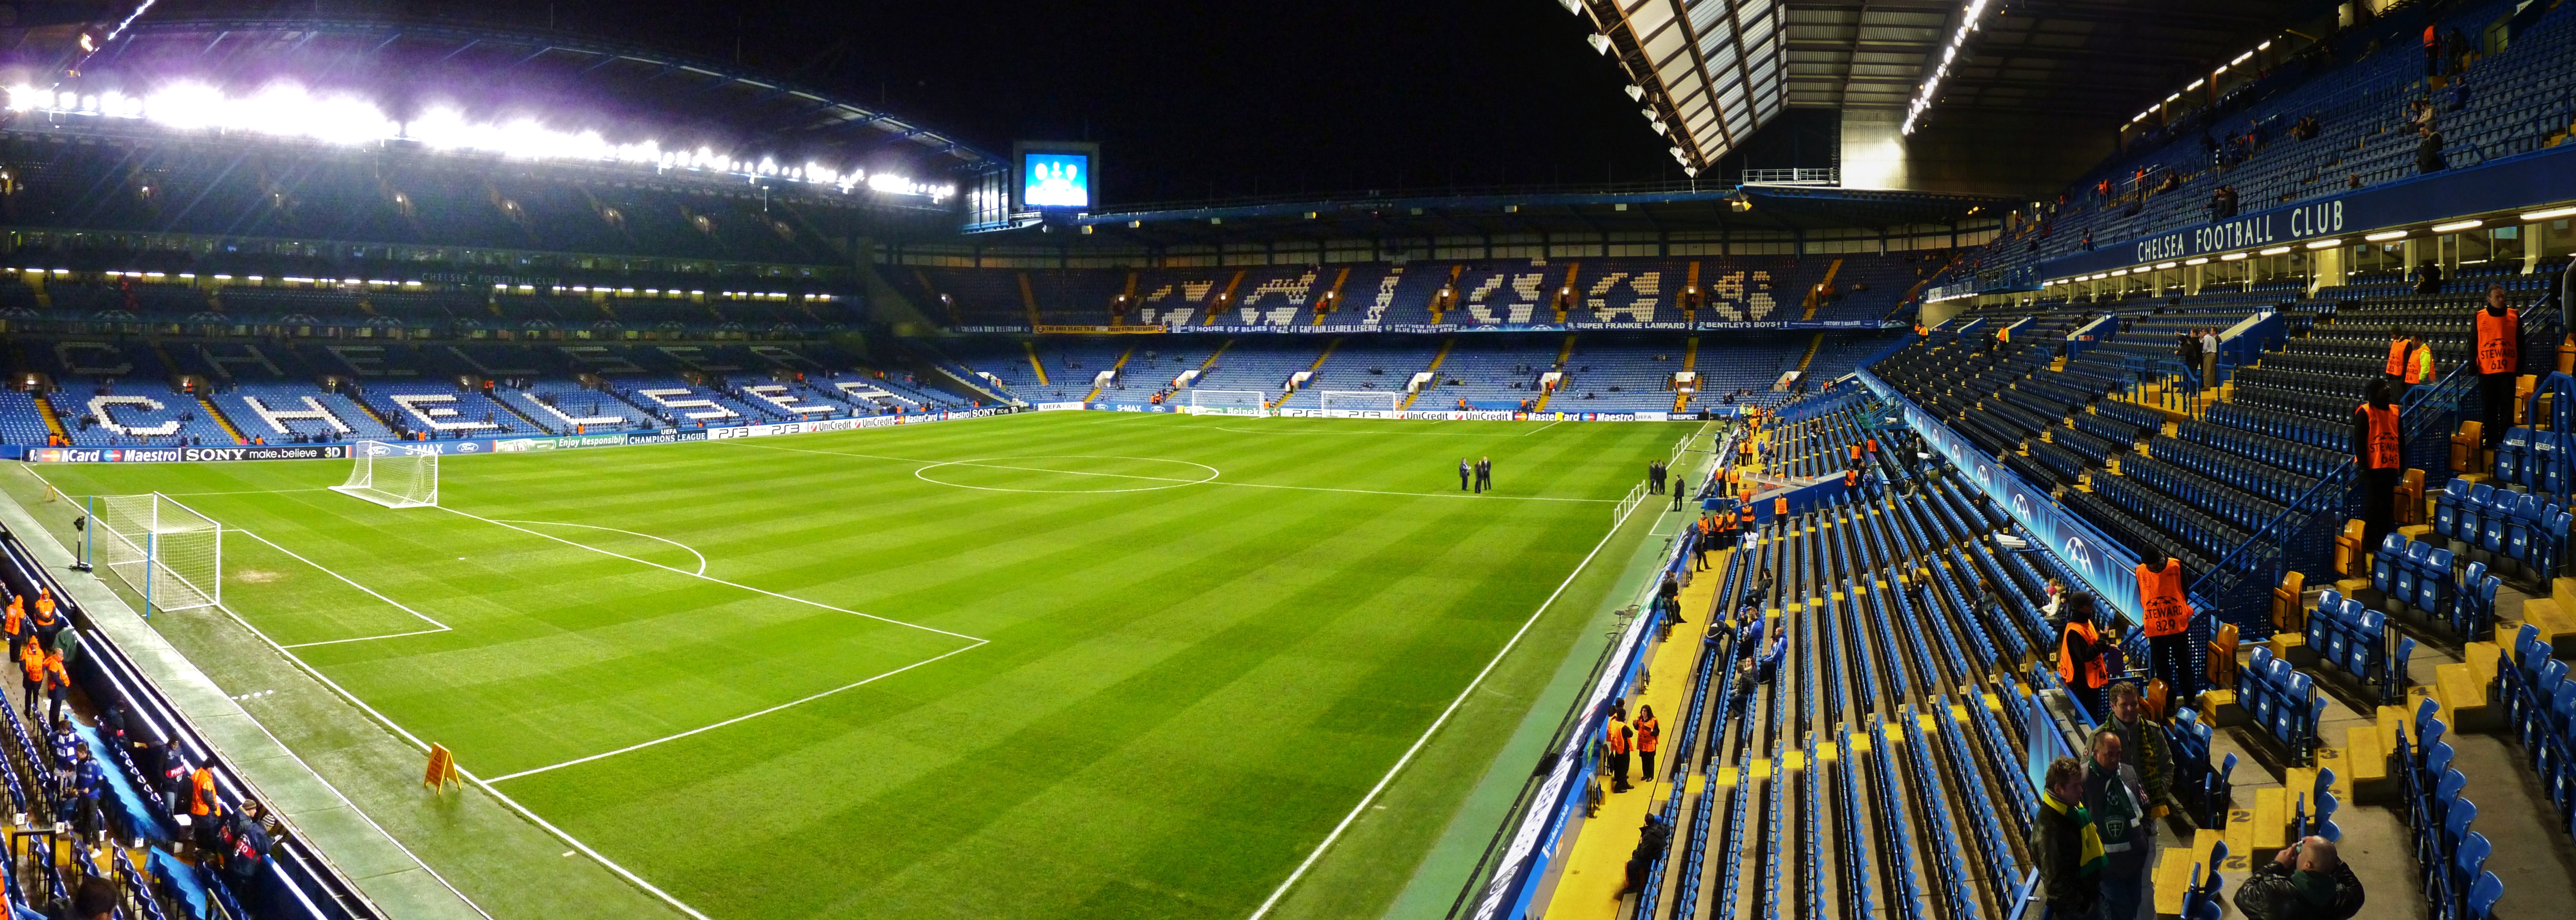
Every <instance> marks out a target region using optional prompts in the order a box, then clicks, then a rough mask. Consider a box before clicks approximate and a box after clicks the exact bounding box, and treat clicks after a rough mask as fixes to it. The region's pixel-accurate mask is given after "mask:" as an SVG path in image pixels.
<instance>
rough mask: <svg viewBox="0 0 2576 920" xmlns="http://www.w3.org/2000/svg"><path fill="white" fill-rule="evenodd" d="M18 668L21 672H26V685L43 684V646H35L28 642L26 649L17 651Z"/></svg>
mask: <svg viewBox="0 0 2576 920" xmlns="http://www.w3.org/2000/svg"><path fill="white" fill-rule="evenodd" d="M18 668H19V669H20V670H23V671H25V672H27V682H28V683H31V684H41V683H44V682H45V649H44V647H43V646H41V645H38V644H36V643H34V642H29V643H27V647H26V648H24V649H21V650H19V652H18Z"/></svg>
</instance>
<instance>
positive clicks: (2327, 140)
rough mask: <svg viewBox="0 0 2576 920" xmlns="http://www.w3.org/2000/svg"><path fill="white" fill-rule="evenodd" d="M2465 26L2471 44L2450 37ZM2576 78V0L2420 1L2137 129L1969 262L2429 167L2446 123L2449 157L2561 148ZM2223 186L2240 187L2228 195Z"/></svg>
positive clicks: (2164, 229) (2448, 161) (2009, 258)
mask: <svg viewBox="0 0 2576 920" xmlns="http://www.w3.org/2000/svg"><path fill="white" fill-rule="evenodd" d="M2428 25H2429V26H2431V27H2432V28H2433V30H2434V32H2435V34H2436V35H2437V36H2439V37H2440V38H2441V39H2442V40H2443V42H2444V44H2443V45H2442V49H2443V50H2442V53H2441V54H2440V55H2438V56H2428V55H2427V54H2425V53H2424V51H2423V50H2422V49H2423V36H2424V34H2425V30H2426V28H2427V26H2428ZM2455 33H2456V35H2455ZM2455 38H2456V39H2457V40H2459V41H2462V42H2464V44H2465V46H2466V47H2465V48H2464V49H2463V52H2462V53H2458V54H2454V53H2452V52H2451V50H2450V49H2451V47H2452V46H2451V45H2450V44H2449V42H2451V41H2453V40H2455ZM2428 57H2429V62H2428ZM2428 70H2429V71H2439V73H2433V74H2428ZM2571 85H2576V4H2568V3H2557V4H2550V3H2521V2H2518V0H2490V2H2472V3H2455V4H2422V3H2417V4H2404V5H2401V6H2399V7H2398V8H2396V9H2393V10H2390V11H2389V12H2388V14H2387V15H2386V16H2385V17H2384V18H2381V19H2378V20H2376V21H2374V22H2372V23H2370V24H2368V25H2364V26H2359V27H2355V28H2351V29H2347V30H2345V31H2343V32H2341V33H2339V34H2335V35H2332V36H2330V37H2328V39H2327V40H2326V41H2323V42H2320V43H2318V44H2316V45H2313V46H2311V47H2309V48H2308V49H2307V50H2305V51H2303V52H2301V53H2299V54H2298V55H2297V56H2296V57H2294V58H2293V59H2291V60H2290V61H2288V62H2287V63H2285V64H2284V65H2282V66H2281V67H2279V68H2277V69H2275V70H2273V71H2271V72H2269V73H2268V74H2267V75H2265V76H2264V77H2262V78H2261V79H2258V80H2255V81H2252V82H2250V83H2248V84H2245V85H2244V86H2241V87H2238V88H2236V89H2234V90H2232V91H2231V92H2229V94H2228V95H2226V96H2225V97H2223V98H2220V99H2218V100H2215V101H2214V102H2213V103H2211V104H2209V105H2206V106H2203V107H2200V108H2196V109H2191V110H2189V111H2190V114H2188V115H2180V116H2176V117H2175V118H2174V119H2173V121H2171V122H2170V123H2169V124H2165V125H2162V126H2159V127H2154V128H2153V129H2151V130H2143V131H2139V132H2135V133H2134V134H2133V136H2132V137H2131V139H2130V140H2129V142H2128V144H2127V146H2126V149H2125V150H2123V151H2122V152H2121V153H2118V154H2116V155H2113V156H2111V157H2109V158H2107V159H2105V160H2104V161H2102V163H2101V164H2100V165H2098V166H2096V167H2095V168H2093V169H2092V170H2091V171H2089V172H2087V173H2085V174H2084V175H2083V176H2082V177H2081V178H2078V179H2077V180H2076V181H2075V182H2074V183H2072V184H2070V185H2069V186H2068V187H2067V188H2066V189H2065V190H2064V191H2063V193H2062V194H2060V195H2057V196H2055V200H2054V201H2047V202H2040V203H2038V204H2034V205H2031V206H2029V207H2025V208H2023V209H2022V210H2021V211H2020V212H2019V213H2018V214H2017V215H2015V219H2014V220H2013V221H2012V222H2011V223H2010V225H2009V227H2008V231H2007V232H2006V233H2005V234H2003V235H2001V236H1999V237H1998V238H1996V239H1995V240H1994V242H1992V243H1991V244H1989V245H1987V246H1986V247H1984V248H1983V249H1981V250H1979V251H1977V252H1975V253H1973V254H1972V256H1971V257H1970V258H1968V259H1966V260H1964V261H1963V262H1962V264H1961V265H1960V270H1961V271H1962V272H1965V273H1983V274H1984V275H1985V276H1987V277H1990V278H1993V277H2001V276H2003V275H2004V274H2006V273H2008V272H2010V271H2011V270H2013V269H2016V268H2019V267H2023V266H2030V265H2035V264H2037V263H2041V262H2045V261H2047V260H2050V259H2055V258H2059V257H2062V256H2068V255H2074V254H2077V253H2081V252H2085V251H2089V250H2090V249H2092V248H2094V247H2100V248H2105V249H2108V248H2111V247H2113V246H2117V245H2123V244H2126V243H2128V242H2129V241H2133V240H2140V239H2145V238H2148V237H2151V236H2154V235H2156V234H2162V233H2169V232H2173V231H2177V230H2183V229H2188V228H2192V227H2197V226H2199V225H2202V224H2206V223H2210V222H2212V221H2216V220H2221V219H2224V218H2227V217H2231V216H2234V215H2235V214H2238V213H2251V212H2255V211H2260V210H2263V209H2267V208H2274V207H2280V206H2284V205H2292V204H2299V203H2302V202H2310V201H2318V200H2323V199H2326V198H2329V197H2332V196H2336V195H2342V194H2346V193H2350V192H2352V191H2354V190H2356V189H2368V188H2372V187H2375V186H2379V185H2383V184H2386V183H2391V182H2395V181H2398V180H2402V179H2409V178H2413V177H2415V176H2419V175H2423V174H2425V173H2426V172H2427V170H2425V169H2424V168H2423V167H2424V166H2425V165H2428V164H2425V163H2423V162H2421V161H2420V159H2419V157H2420V155H2421V154H2422V152H2423V149H2422V148H2424V147H2426V146H2427V145H2426V144H2425V143H2424V136H2423V135H2422V134H2421V133H2420V132H2419V128H2422V127H2430V128H2431V129H2432V130H2433V131H2434V132H2437V135H2436V136H2437V138H2438V140H2439V145H2438V148H2437V149H2438V151H2439V154H2440V157H2439V159H2440V163H2439V165H2438V166H2436V167H2435V170H2436V171H2439V170H2441V169H2461V168H2473V167H2477V166H2481V165H2484V164H2486V163H2488V162H2490V161H2495V160H2501V159H2504V158H2507V157H2511V156H2515V155H2518V154H2525V153H2530V152H2532V151H2535V150H2540V149H2542V148H2545V147H2551V146H2556V145H2559V144H2562V143H2565V142H2566V140H2567V138H2568V137H2569V132H2570V130H2571V129H2576V97H2571V95H2570V93H2569V91H2568V90H2569V87H2570V86H2571ZM2419 104H2420V105H2421V106H2423V108H2421V109H2419V108H2418V106H2419ZM2222 187H2224V188H2227V189H2230V190H2232V191H2233V195H2232V196H2228V197H2227V198H2226V199H2224V201H2222V199H2221V196H2220V189H2221V188H2222ZM2535 203H2536V202H2535ZM2353 229H2356V230H2367V229H2374V228H2370V227H2356V228H2353ZM1945 280H1946V279H1945Z"/></svg>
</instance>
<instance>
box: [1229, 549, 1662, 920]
mask: <svg viewBox="0 0 2576 920" xmlns="http://www.w3.org/2000/svg"><path fill="white" fill-rule="evenodd" d="M1644 504H1645V503H1644V502H1639V503H1638V505H1637V506H1635V507H1630V508H1629V509H1628V514H1627V516H1625V517H1621V518H1620V519H1619V520H1617V521H1616V522H1613V523H1612V524H1611V525H1610V532H1608V533H1605V534H1602V535H1601V542H1598V543H1594V544H1592V551H1591V552H1589V553H1585V554H1583V561H1581V562H1577V563H1575V564H1574V571H1571V572H1567V573H1565V580H1564V581H1560V582H1557V583H1556V590H1554V591H1550V592H1548V595H1547V600H1544V601H1540V602H1539V605H1538V609H1537V610H1533V611H1530V615H1529V619H1526V620H1522V621H1521V628H1520V629H1518V630H1515V631H1513V633H1512V637H1511V639H1509V640H1507V641H1505V642H1504V643H1503V647H1502V648H1501V649H1500V650H1498V651H1496V652H1494V657H1493V659H1492V660H1490V661H1487V662H1485V668H1484V670H1481V671H1477V672H1476V676H1475V678H1474V679H1472V680H1469V681H1467V686H1466V688H1465V689H1462V690H1459V691H1458V696H1457V698H1456V699H1453V700H1450V701H1449V707H1448V708H1446V709H1443V710H1440V717H1439V718H1436V719H1433V720H1431V727H1429V728H1426V729H1423V730H1422V737H1420V738H1416V739H1414V740H1413V746H1412V747H1409V748H1405V749H1404V756H1402V757H1398V758H1396V760H1395V766H1392V767H1388V768H1387V771H1386V775H1385V776H1382V777H1379V778H1378V781H1377V785H1375V786H1371V787H1369V791H1368V794H1367V795H1363V796H1361V797H1360V800H1359V803H1358V804H1355V805H1352V806H1351V812H1350V814H1347V815H1343V816H1342V821H1341V823H1339V824H1336V825H1333V831H1332V833H1329V834H1325V835H1324V842H1322V843H1318V844H1316V845H1315V849H1314V851H1313V852H1311V853H1308V854H1306V860H1305V861H1304V862H1300V863H1298V864H1297V868H1296V870H1295V871H1292V872H1290V873H1288V878H1287V879H1286V880H1284V881H1281V882H1280V883H1279V887H1278V888H1277V889H1274V890H1272V891H1271V892H1270V897H1269V898H1268V899H1266V900H1264V901H1262V902H1261V906H1260V907H1259V908H1258V909H1255V910H1254V911H1253V912H1252V916H1251V917H1250V918H1248V920H1261V918H1262V917H1264V916H1267V915H1268V914H1269V913H1270V909H1271V908H1273V907H1277V906H1279V899H1280V898H1284V897H1287V896H1288V890H1289V889H1290V888H1294V887H1296V885H1297V880H1298V879H1301V878H1304V877H1306V870H1308V869H1312V868H1314V867H1315V862H1316V861H1317V860H1320V859H1323V858H1324V853H1325V851H1327V850H1330V849H1332V848H1333V843H1334V842H1335V841H1338V840H1340V839H1342V833H1343V832H1344V831H1347V830H1350V828H1351V823H1352V822H1355V821H1358V820H1359V818H1360V816H1361V815H1363V814H1367V813H1368V807H1369V803H1371V802H1375V801H1377V797H1378V795H1379V794H1380V793H1383V792H1385V791H1386V787H1387V786H1389V785H1392V784H1393V783H1394V782H1395V778H1396V776H1397V775H1399V774H1402V773H1403V772H1404V768H1405V767H1406V766H1407V765H1409V764H1411V763H1413V757H1414V755H1416V754H1420V753H1422V748H1423V747H1424V746H1425V745H1428V744H1430V743H1431V738H1432V736H1433V735H1437V734H1439V733H1440V728H1441V726H1444V725H1447V724H1449V717H1450V716H1453V715H1457V714H1458V707H1460V706H1464V705H1466V703H1467V698H1468V697H1470V696H1473V695H1475V693H1476V688H1477V687H1480V686H1483V685H1484V683H1485V678H1486V676H1487V675H1490V674H1492V673H1494V669H1495V668H1497V667H1500V666H1501V665H1502V663H1503V658H1504V657H1506V656H1508V655H1510V654H1511V653H1512V649H1514V648H1517V647H1519V646H1520V643H1521V637H1522V636H1526V635H1528V634H1529V631H1530V627H1532V626H1536V625H1538V618H1539V616H1540V615H1541V614H1545V613H1546V612H1547V609H1548V608H1550V607H1553V606H1556V599H1557V598H1559V597H1562V596H1564V594H1565V589H1567V588H1570V587H1573V586H1574V579H1575V578H1576V577H1578V576H1580V575H1582V574H1583V570H1584V569H1587V568H1590V567H1591V566H1592V560H1593V559H1594V558H1595V557H1597V556H1600V555H1601V550H1602V548H1603V547H1606V546H1609V545H1610V539H1611V538H1612V537H1616V536H1618V535H1619V529H1620V528H1622V527H1625V526H1627V524H1628V519H1629V518H1632V517H1635V516H1636V515H1637V507H1642V506H1643V505H1644Z"/></svg>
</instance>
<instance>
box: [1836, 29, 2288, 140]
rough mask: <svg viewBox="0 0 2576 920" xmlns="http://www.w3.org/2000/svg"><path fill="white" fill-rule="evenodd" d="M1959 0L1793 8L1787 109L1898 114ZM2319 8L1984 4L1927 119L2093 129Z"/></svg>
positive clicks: (1933, 58)
mask: <svg viewBox="0 0 2576 920" xmlns="http://www.w3.org/2000/svg"><path fill="white" fill-rule="evenodd" d="M1968 5H1969V4H1968V3H1967V2H1962V0H1795V2H1792V3H1790V4H1789V11H1788V14H1787V19H1788V65H1789V86H1788V93H1789V104H1790V105H1795V106H1839V107H1843V108H1863V109H1893V110H1898V111H1902V110H1904V109H1905V108H1906V107H1907V106H1908V105H1909V104H1910V103H1911V102H1912V101H1913V99H1914V97H1915V96H1916V94H1917V93H1918V92H1920V90H1921V88H1922V85H1923V81H1924V80H1925V79H1926V78H1927V77H1930V76H1931V75H1932V74H1933V72H1934V70H1935V69H1936V68H1937V67H1939V66H1940V63H1941V59H1942V55H1943V54H1944V53H1945V52H1946V50H1947V48H1948V45H1949V42H1950V40H1951V39H1952V37H1953V36H1955V35H1956V34H1957V33H1958V29H1959V27H1960V25H1961V16H1962V14H1963V13H1964V12H1966V10H1967V8H1968ZM2320 6H2323V7H2325V8H2327V9H2329V10H2330V9H2331V6H2332V4H2330V3H2322V4H2321V3H2320V2H2319V0H2009V2H2005V0H1991V2H1989V4H1988V5H1987V6H1986V7H1985V9H1984V14H1983V15H1982V16H1981V17H1980V19H1979V22H1978V25H1977V29H1976V31H1974V32H1973V33H1971V34H1970V35H1969V37H1968V38H1967V40H1966V42H1965V43H1964V44H1963V45H1962V46H1961V47H1960V49H1959V57H1958V59H1957V60H1955V61H1952V62H1951V64H1950V69H1949V74H1948V76H1946V77H1945V78H1943V80H1942V81H1941V85H1940V88H1939V95H1938V97H1937V98H1936V100H1935V101H1934V104H1933V106H1932V108H1931V110H1930V111H1929V112H1928V113H1927V114H1928V115H1929V116H1931V117H1934V118H1937V117H1939V115H1940V113H1941V112H1943V111H1950V110H1958V109H1984V110H1989V111H1999V112H2011V113H2019V114H2022V115H2025V116H2028V117H2032V118H2050V119H2062V120H2064V122H2065V123H2066V124H2067V125H2069V126H2071V127H2083V128H2096V127H2109V126H2113V125H2117V124H2119V123H2121V122H2123V121H2126V120H2128V118H2129V116H2130V115H2132V114H2134V113H2135V112H2137V110H2138V109H2139V107H2141V106H2144V105H2147V104H2150V103H2152V102H2154V101H2156V100H2157V99H2161V98H2164V96H2165V95H2166V94H2169V93H2173V92H2176V91H2179V90H2181V89H2182V88H2183V87H2184V85H2186V84H2188V83H2190V82H2191V81H2192V80H2193V79H2194V77H2195V76H2199V77H2206V76H2208V75H2209V71H2210V69H2211V68H2212V67H2215V66H2218V65H2222V64H2225V63H2227V62H2228V61H2229V60H2231V59H2233V58H2235V57H2236V56H2237V55H2238V54H2241V53H2243V52H2245V51H2247V50H2250V49H2252V48H2253V47H2254V45H2255V44H2256V43H2258V42H2261V41H2263V40H2265V39H2266V38H2269V37H2270V36H2272V35H2273V34H2277V33H2278V32H2279V30H2281V29H2282V28H2285V27H2287V26H2289V25H2290V24H2291V23H2292V22H2294V21H2296V20H2297V19H2298V18H2300V17H2302V16H2304V15H2307V14H2309V13H2312V12H2314V11H2316V10H2317V9H2318V8H2319V7H2320Z"/></svg>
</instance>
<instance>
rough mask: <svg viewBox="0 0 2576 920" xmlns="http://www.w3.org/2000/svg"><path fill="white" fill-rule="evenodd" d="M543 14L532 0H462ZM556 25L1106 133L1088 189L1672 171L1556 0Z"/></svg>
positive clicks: (782, 3) (971, 136) (806, 9)
mask: <svg viewBox="0 0 2576 920" xmlns="http://www.w3.org/2000/svg"><path fill="white" fill-rule="evenodd" d="M475 6H476V8H478V9H479V10H480V11H482V12H483V13H485V14H486V15H492V16H500V17H506V18H508V19H510V20H512V21H514V22H517V23H521V24H531V25H542V24H543V22H544V18H545V16H547V15H548V14H549V10H548V9H547V7H548V4H545V3H535V2H519V3H512V4H506V5H505V4H491V3H480V4H475ZM552 7H553V9H552V10H551V11H550V12H551V15H553V16H554V17H555V18H554V22H555V23H556V25H557V27H558V28H562V29H566V30H571V31H580V32H587V33H592V34H599V35H602V36H604V37H614V38H619V39H625V40H631V41H640V42H645V43H648V44H652V45H656V46H660V47H667V48H674V49H679V50H685V51H690V52H695V53H699V54H704V55H707V56H710V57H718V58H726V59H730V58H732V57H733V56H734V55H735V54H736V53H737V49H738V50H739V53H740V55H741V56H742V59H743V60H744V61H745V62H746V63H748V64H751V65H754V66H756V67H759V68H761V69H763V70H767V71H770V72H773V73H792V74H793V75H794V76H795V77H796V78H797V79H799V80H802V81H805V82H808V83H812V84H816V85H820V86H823V87H826V88H829V89H834V90H837V91H839V92H841V93H844V94H846V95H847V96H848V97H850V98H853V99H855V100H860V101H866V102H877V101H879V100H882V104H883V105H884V106H886V107H887V108H888V110H890V111H892V112H894V113H895V114H897V115H899V116H902V117H905V118H909V119H914V120H916V121H919V122H921V123H924V124H927V125H930V126H932V127H934V128H937V129H939V130H942V131H945V132H950V133H953V134H955V135H958V136H961V137H963V138H965V139H967V140H969V141H971V142H974V143H977V144H979V145H981V146H983V147H984V148H985V149H987V150H992V151H995V152H999V153H1008V152H1009V149H1010V144H1011V141H1012V140H1013V139H1015V138H1025V139H1046V140H1086V139H1087V140H1091V141H1095V142H1097V143H1099V144H1100V145H1101V146H1102V154H1101V156H1102V161H1103V162H1102V179H1103V180H1104V181H1105V182H1106V183H1107V188H1106V190H1105V192H1104V194H1103V195H1102V198H1103V203H1104V204H1106V205H1108V206H1111V207H1122V206H1128V205H1133V204H1136V203H1140V202H1146V201H1157V200H1175V199H1205V198H1208V197H1211V196H1220V197H1231V196H1239V195H1252V194H1261V195H1279V194H1301V193H1308V194H1311V193H1324V192H1333V191H1360V190H1368V189H1391V188H1398V187H1425V186H1450V185H1455V186H1468V185H1491V184H1501V183H1510V184H1513V185H1523V186H1526V185H1532V184H1540V183H1552V182H1601V181H1609V180H1615V181H1622V182H1627V181H1642V180H1650V179H1673V180H1678V179H1681V178H1682V175H1681V170H1680V167H1679V166H1678V164H1676V163H1674V161H1673V159H1672V157H1671V156H1670V155H1669V154H1667V153H1665V151H1664V148H1665V147H1666V146H1667V144H1665V143H1664V142H1663V139H1662V138H1660V137H1657V136H1656V135H1655V134H1654V133H1653V132H1652V131H1650V130H1648V128H1647V126H1646V121H1645V119H1644V118H1643V117H1642V116H1640V115H1639V114H1638V112H1637V109H1638V107H1637V106H1635V105H1633V104H1630V103H1629V101H1628V99H1627V97H1626V96H1625V95H1624V94H1623V93H1622V87H1623V86H1624V85H1625V78H1624V77H1623V76H1622V73H1621V71H1620V69H1619V67H1618V66H1617V64H1616V63H1615V62H1613V61H1612V60H1610V59H1608V58H1605V57H1602V56H1600V55H1598V54H1595V53H1594V52H1593V51H1592V49H1591V47H1590V46H1589V45H1587V44H1585V43H1584V36H1586V35H1587V34H1589V33H1590V31H1591V29H1590V26H1589V21H1588V20H1586V19H1584V18H1582V17H1578V16H1575V15H1573V14H1570V13H1567V12H1566V11H1565V8H1564V7H1562V6H1560V5H1558V4H1557V3H1556V2H1554V0H1306V2H1294V3H1239V2H1234V3H1229V2H1210V0H1128V2H1102V0H1088V2H1085V0H1054V2H1033V0H974V2H958V3H949V2H919V0H915V2H905V3H864V2H862V3H834V4H821V3H810V2H790V0H772V2H745V3H739V4H734V5H731V6H729V7H728V6H716V5H709V4H701V3H688V4H683V3H675V2H667V0H620V2H606V0H561V2H557V3H555V4H552Z"/></svg>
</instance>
